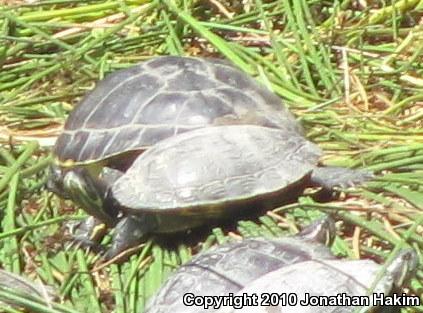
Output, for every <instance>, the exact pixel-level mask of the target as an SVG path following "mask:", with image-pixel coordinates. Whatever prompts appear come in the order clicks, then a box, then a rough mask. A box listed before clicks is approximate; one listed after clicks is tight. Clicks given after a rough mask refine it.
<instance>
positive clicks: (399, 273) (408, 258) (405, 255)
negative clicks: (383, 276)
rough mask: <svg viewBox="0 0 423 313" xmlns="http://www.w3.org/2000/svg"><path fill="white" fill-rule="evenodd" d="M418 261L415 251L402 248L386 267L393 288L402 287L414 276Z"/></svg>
mask: <svg viewBox="0 0 423 313" xmlns="http://www.w3.org/2000/svg"><path fill="white" fill-rule="evenodd" d="M418 263H419V261H418V256H417V253H416V252H415V251H414V250H413V249H404V250H402V251H401V252H400V253H399V254H398V255H397V257H396V258H395V259H394V260H393V261H392V263H391V264H390V265H389V266H388V268H387V272H388V273H389V274H390V275H391V276H392V280H393V283H394V286H395V288H398V289H400V288H402V287H403V285H404V284H405V283H407V282H408V281H409V280H410V279H411V278H412V277H413V276H414V274H415V272H416V270H417V265H418Z"/></svg>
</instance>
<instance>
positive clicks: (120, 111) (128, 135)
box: [54, 56, 301, 164]
mask: <svg viewBox="0 0 423 313" xmlns="http://www.w3.org/2000/svg"><path fill="white" fill-rule="evenodd" d="M220 124H256V125H262V126H268V127H276V128H281V129H287V130H292V131H297V132H301V126H300V125H299V123H298V122H297V121H296V120H295V119H294V117H293V115H292V114H291V113H290V112H289V111H288V110H287V109H286V108H285V106H284V105H283V104H282V102H281V100H280V98H278V97H277V96H276V95H274V94H273V93H271V92H270V91H269V90H267V89H266V88H265V87H263V86H261V85H260V84H258V83H257V82H256V81H255V80H254V79H253V78H252V77H249V76H248V75H246V74H245V73H243V72H241V71H240V70H238V69H236V68H234V67H232V66H230V65H228V64H226V63H225V62H222V61H219V60H213V59H210V60H208V59H199V58H189V57H173V56H167V57H158V58H153V59H151V60H149V61H146V62H144V63H141V64H139V65H136V66H133V67H130V68H127V69H124V70H120V71H116V72H114V73H113V74H110V75H108V76H107V77H106V78H105V79H103V80H102V81H99V82H98V84H97V86H96V88H94V90H92V91H91V92H90V93H89V94H88V95H87V96H86V97H85V98H84V99H83V100H82V102H81V103H80V104H79V105H78V106H77V107H76V108H75V109H74V110H73V111H72V112H71V114H70V115H69V117H68V119H67V121H66V124H65V127H64V131H63V133H62V134H61V135H60V136H59V138H58V140H57V142H56V145H55V147H54V153H55V155H56V156H57V158H58V160H59V161H60V162H62V163H64V162H65V161H69V160H70V161H72V162H70V163H72V164H78V163H90V162H95V161H98V160H102V159H106V158H109V157H111V156H115V155H118V154H121V153H124V152H128V151H137V150H144V149H146V148H148V147H150V146H151V145H154V144H155V143H156V142H158V141H160V140H162V139H164V138H168V137H171V136H173V135H176V134H179V133H182V132H186V131H189V130H193V129H196V128H201V127H205V126H209V125H220Z"/></svg>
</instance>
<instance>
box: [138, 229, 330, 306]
mask: <svg viewBox="0 0 423 313" xmlns="http://www.w3.org/2000/svg"><path fill="white" fill-rule="evenodd" d="M333 258H334V256H333V255H332V254H331V252H330V250H329V248H327V247H326V246H324V245H322V244H320V243H315V242H309V241H305V240H303V239H301V238H299V237H286V238H278V239H265V238H251V239H244V240H243V241H240V242H234V243H228V244H224V245H222V246H219V247H217V248H216V249H213V250H211V251H208V252H205V253H202V254H200V255H198V256H196V257H195V258H194V259H193V260H192V261H190V262H189V263H186V264H184V265H182V266H181V267H180V268H179V269H178V270H177V271H176V272H175V273H174V274H173V275H172V276H171V277H170V278H169V279H168V280H167V281H166V283H165V284H164V285H163V286H162V288H161V289H160V291H159V292H158V293H157V295H156V296H155V297H154V298H153V299H152V300H151V301H150V302H149V305H148V307H147V309H146V311H145V313H159V312H160V313H194V312H200V311H201V312H214V310H211V309H210V310H199V308H198V307H195V306H191V307H190V306H185V305H184V304H183V302H182V297H183V295H184V294H186V293H193V294H194V295H196V296H222V295H228V294H229V293H234V294H235V293H236V292H238V291H239V290H240V289H242V288H244V287H245V286H247V284H249V283H250V282H252V281H254V280H255V279H257V278H259V277H261V276H263V275H265V274H266V273H269V272H271V271H274V270H276V269H278V268H281V267H283V266H288V265H290V264H294V263H297V262H303V261H308V260H312V259H333Z"/></svg>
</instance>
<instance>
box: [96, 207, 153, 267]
mask: <svg viewBox="0 0 423 313" xmlns="http://www.w3.org/2000/svg"><path fill="white" fill-rule="evenodd" d="M156 225H157V223H156V220H155V218H154V217H153V216H150V215H147V214H143V215H140V216H125V217H123V218H122V219H121V220H120V221H119V222H118V223H117V225H116V227H115V229H114V234H113V239H112V246H111V247H110V248H109V249H108V250H107V251H106V253H105V254H104V257H103V259H104V260H106V261H108V260H110V259H113V258H119V256H120V255H121V254H123V253H124V252H126V251H127V250H130V249H131V248H135V247H136V246H138V245H139V244H141V243H142V241H143V239H144V237H145V235H146V234H147V233H151V232H152V231H153V230H154V229H155V228H156Z"/></svg>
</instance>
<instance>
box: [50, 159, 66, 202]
mask: <svg viewBox="0 0 423 313" xmlns="http://www.w3.org/2000/svg"><path fill="white" fill-rule="evenodd" d="M48 171H49V173H48V180H47V189H48V190H49V191H51V192H53V193H55V194H56V195H58V196H59V197H60V198H63V199H69V195H68V194H67V193H66V191H65V188H64V186H63V170H62V168H61V167H60V166H58V165H55V164H52V165H50V166H49V169H48Z"/></svg>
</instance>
